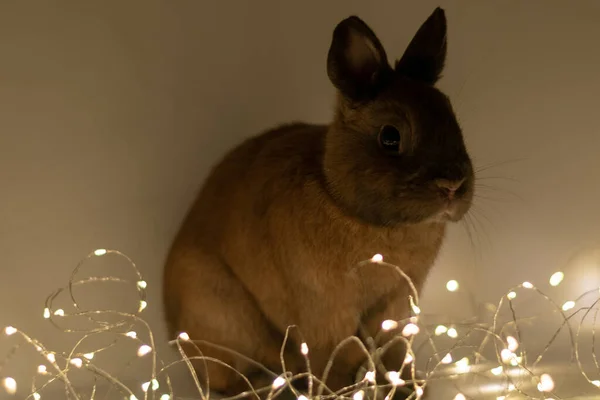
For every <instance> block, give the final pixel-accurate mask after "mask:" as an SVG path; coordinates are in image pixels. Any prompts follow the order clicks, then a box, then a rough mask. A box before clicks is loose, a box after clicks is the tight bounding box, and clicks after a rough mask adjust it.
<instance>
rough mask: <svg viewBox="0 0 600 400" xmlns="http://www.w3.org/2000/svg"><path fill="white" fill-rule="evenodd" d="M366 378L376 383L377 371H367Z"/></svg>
mask: <svg viewBox="0 0 600 400" xmlns="http://www.w3.org/2000/svg"><path fill="white" fill-rule="evenodd" d="M365 380H366V381H368V382H371V383H375V371H367V373H366V374H365Z"/></svg>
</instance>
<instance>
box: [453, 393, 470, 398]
mask: <svg viewBox="0 0 600 400" xmlns="http://www.w3.org/2000/svg"><path fill="white" fill-rule="evenodd" d="M454 400H467V398H466V397H465V395H464V394H462V393H458V394H457V395H456V396H454Z"/></svg>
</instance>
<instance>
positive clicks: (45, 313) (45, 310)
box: [44, 307, 50, 319]
mask: <svg viewBox="0 0 600 400" xmlns="http://www.w3.org/2000/svg"><path fill="white" fill-rule="evenodd" d="M44 318H45V319H48V318H50V309H49V308H48V307H46V308H44Z"/></svg>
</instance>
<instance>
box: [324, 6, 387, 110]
mask: <svg viewBox="0 0 600 400" xmlns="http://www.w3.org/2000/svg"><path fill="white" fill-rule="evenodd" d="M390 72H391V68H390V65H389V64H388V60H387V55H386V54H385V50H384V49H383V46H382V45H381V42H380V41H379V39H377V36H375V33H374V32H373V31H372V30H371V28H369V27H368V26H367V24H365V23H364V22H363V21H362V20H361V19H360V18H358V17H356V16H352V17H348V18H346V19H345V20H343V21H342V22H340V23H339V24H338V26H337V27H336V28H335V30H334V31H333V40H332V42H331V47H330V48H329V54H328V56H327V75H328V76H329V79H330V80H331V83H333V85H334V86H335V87H336V88H337V89H338V90H339V91H340V92H341V93H342V94H343V95H344V96H346V97H348V98H350V99H352V100H365V99H368V98H369V97H371V96H374V95H375V94H376V93H377V91H378V90H379V89H380V88H381V86H382V84H383V82H384V79H385V76H386V74H388V73H390Z"/></svg>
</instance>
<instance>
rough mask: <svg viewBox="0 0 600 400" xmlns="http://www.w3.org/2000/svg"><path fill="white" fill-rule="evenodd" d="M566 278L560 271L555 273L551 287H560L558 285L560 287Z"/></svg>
mask: <svg viewBox="0 0 600 400" xmlns="http://www.w3.org/2000/svg"><path fill="white" fill-rule="evenodd" d="M564 278H565V274H563V273H562V272H560V271H559V272H555V273H553V274H552V276H551V277H550V285H551V286H558V285H560V283H561V282H562V281H563V279H564Z"/></svg>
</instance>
